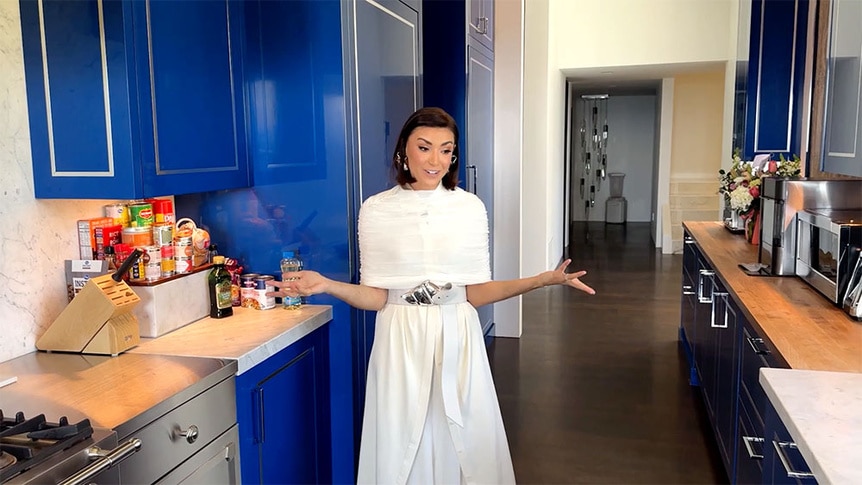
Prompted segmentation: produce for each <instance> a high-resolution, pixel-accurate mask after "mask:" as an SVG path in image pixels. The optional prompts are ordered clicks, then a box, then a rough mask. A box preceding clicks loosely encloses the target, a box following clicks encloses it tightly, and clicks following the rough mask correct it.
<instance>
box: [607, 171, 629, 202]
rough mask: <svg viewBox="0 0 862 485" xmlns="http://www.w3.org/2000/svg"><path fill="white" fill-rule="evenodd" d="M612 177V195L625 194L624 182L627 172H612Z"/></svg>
mask: <svg viewBox="0 0 862 485" xmlns="http://www.w3.org/2000/svg"><path fill="white" fill-rule="evenodd" d="M608 178H610V179H611V181H610V184H611V197H622V196H623V182H625V179H626V174H624V173H622V172H612V173H609V174H608Z"/></svg>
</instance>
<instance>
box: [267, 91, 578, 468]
mask: <svg viewBox="0 0 862 485" xmlns="http://www.w3.org/2000/svg"><path fill="white" fill-rule="evenodd" d="M392 163H393V169H394V171H395V172H396V177H395V178H396V181H397V185H396V186H395V187H393V188H392V189H389V190H387V191H384V192H381V193H379V194H377V195H374V196H372V197H370V198H369V199H368V200H366V201H365V202H364V203H363V205H362V207H361V209H360V212H359V226H358V227H359V256H360V284H358V285H354V284H348V283H343V282H338V281H333V280H330V279H328V278H326V277H324V276H322V275H320V274H319V273H316V272H313V271H302V272H300V273H298V274H297V279H295V280H293V281H286V282H276V283H275V284H276V285H277V286H278V287H279V291H278V292H276V293H275V294H276V295H277V296H282V295H290V296H294V295H302V296H308V295H313V294H317V293H328V294H330V295H332V296H335V297H336V298H339V299H341V300H343V301H345V302H347V303H348V304H350V305H352V306H354V307H356V308H359V309H363V310H374V311H377V312H378V313H377V320H376V330H375V336H374V344H373V347H372V351H371V357H370V361H369V367H368V382H367V392H366V402H365V415H364V421H363V427H362V441H361V446H360V454H359V474H358V479H357V481H358V482H359V483H422V484H426V483H494V484H502V483H514V481H515V476H514V472H513V470H512V459H511V457H510V455H509V447H508V443H507V441H506V434H505V431H504V429H503V421H502V418H501V415H500V407H499V404H498V402H497V395H496V392H495V389H494V384H493V381H492V378H491V372H490V367H489V365H488V357H487V354H486V352H485V345H484V340H483V336H482V329H481V326H480V322H479V318H478V314H477V313H476V309H475V307H478V306H481V305H486V304H489V303H494V302H496V301H500V300H503V299H506V298H509V297H512V296H516V295H520V294H522V293H525V292H527V291H530V290H533V289H536V288H541V287H543V286H548V285H552V284H566V285H569V286H572V287H574V288H577V289H579V290H582V291H584V292H587V293H589V294H594V293H595V292H594V291H593V290H592V288H590V287H589V286H587V285H585V284H584V283H582V282H581V281H580V280H579V278H580V277H581V276H583V275H584V274H586V272H584V271H579V272H576V273H570V274H567V273H566V272H565V269H566V267H567V266H568V264H569V262H570V261H569V260H566V261H564V262H563V263H562V264H561V265H560V267H558V268H557V269H556V270H555V271H546V272H543V273H541V274H539V275H536V276H533V277H531V278H523V279H518V280H509V281H491V270H490V264H489V251H488V218H487V213H486V211H485V206H484V205H483V204H482V201H481V200H480V199H479V198H478V197H476V196H475V195H473V194H471V193H469V192H465V191H463V190H461V189H460V188H458V187H457V181H458V179H457V177H458V127H457V126H456V124H455V121H454V120H453V119H452V117H451V116H449V115H448V114H447V113H446V112H445V111H443V110H441V109H439V108H422V109H420V110H418V111H416V112H415V113H413V115H411V116H410V118H409V119H408V120H407V122H406V123H405V124H404V127H403V128H402V129H401V134H400V136H399V137H398V141H397V143H396V147H395V153H394V155H393V160H392Z"/></svg>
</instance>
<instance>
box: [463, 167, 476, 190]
mask: <svg viewBox="0 0 862 485" xmlns="http://www.w3.org/2000/svg"><path fill="white" fill-rule="evenodd" d="M466 168H467V192H470V193H471V194H473V195H476V182H477V180H476V179H477V174H476V172H477V169H476V166H475V165H467V167H466Z"/></svg>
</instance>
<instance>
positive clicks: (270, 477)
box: [236, 309, 332, 484]
mask: <svg viewBox="0 0 862 485" xmlns="http://www.w3.org/2000/svg"><path fill="white" fill-rule="evenodd" d="M270 311H285V310H281V309H275V310H270ZM329 325H330V324H327V325H324V326H323V327H320V328H318V329H317V330H315V331H314V332H312V333H311V334H309V335H307V336H305V337H303V338H302V339H300V340H299V341H297V342H296V343H294V344H293V345H290V346H289V347H287V348H286V349H284V350H282V351H280V352H278V353H277V354H275V355H273V356H270V357H269V358H267V359H266V360H264V361H263V362H261V363H260V364H258V365H256V366H254V367H253V368H251V369H249V370H248V371H246V372H244V373H242V374H240V375H238V376H237V379H236V401H237V420H238V423H239V432H240V457H241V474H242V483H249V484H250V483H261V484H270V483H284V484H287V483H332V463H331V456H332V455H331V450H330V447H331V443H330V440H331V430H330V426H331V424H330V417H329V408H330V392H329V345H328V341H329Z"/></svg>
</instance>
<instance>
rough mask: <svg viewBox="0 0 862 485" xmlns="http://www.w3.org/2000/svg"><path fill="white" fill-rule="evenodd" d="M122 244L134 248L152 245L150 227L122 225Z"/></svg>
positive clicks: (151, 229)
mask: <svg viewBox="0 0 862 485" xmlns="http://www.w3.org/2000/svg"><path fill="white" fill-rule="evenodd" d="M123 244H128V245H129V246H132V247H134V248H142V247H145V246H152V245H153V228H152V227H124V228H123Z"/></svg>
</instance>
